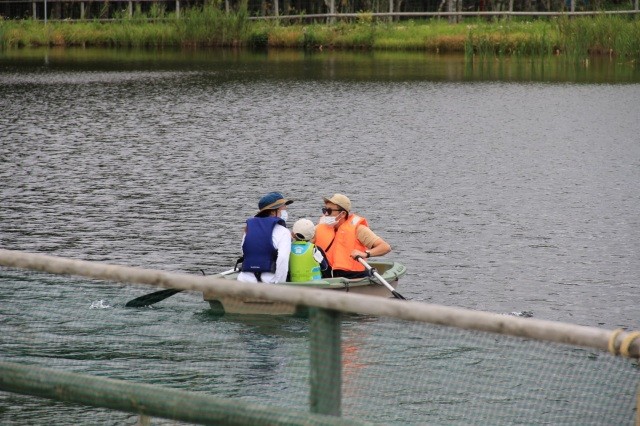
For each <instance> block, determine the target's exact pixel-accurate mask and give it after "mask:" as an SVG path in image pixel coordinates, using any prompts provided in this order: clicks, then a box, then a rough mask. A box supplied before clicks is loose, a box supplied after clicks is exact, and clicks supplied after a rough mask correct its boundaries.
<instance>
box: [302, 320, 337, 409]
mask: <svg viewBox="0 0 640 426" xmlns="http://www.w3.org/2000/svg"><path fill="white" fill-rule="evenodd" d="M309 319H310V321H311V324H310V325H309V334H310V336H309V337H310V339H309V341H310V343H309V351H310V352H311V353H310V354H309V360H310V367H311V371H310V382H311V390H310V395H309V405H310V409H311V412H312V413H316V414H325V415H332V416H340V412H341V399H342V338H341V332H340V326H341V324H340V322H341V314H340V312H338V311H332V310H329V309H321V308H309Z"/></svg>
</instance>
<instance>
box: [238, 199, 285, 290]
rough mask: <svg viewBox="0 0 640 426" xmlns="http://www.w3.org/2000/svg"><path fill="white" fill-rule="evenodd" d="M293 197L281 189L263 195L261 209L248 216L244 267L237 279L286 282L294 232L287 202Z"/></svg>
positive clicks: (244, 239) (244, 243)
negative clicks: (281, 191) (286, 195)
mask: <svg viewBox="0 0 640 426" xmlns="http://www.w3.org/2000/svg"><path fill="white" fill-rule="evenodd" d="M291 203H293V200H289V199H286V198H284V196H283V195H282V194H281V193H279V192H270V193H268V194H267V195H265V196H264V197H262V198H260V201H259V202H258V209H259V211H258V213H257V214H256V215H255V216H254V217H252V218H249V219H247V223H246V226H245V228H244V235H243V236H242V255H243V260H242V268H241V272H240V274H238V281H244V282H254V283H255V282H264V283H283V282H285V281H286V280H287V273H288V272H289V253H290V252H291V233H290V232H289V230H288V229H287V224H286V220H287V217H288V214H287V206H288V205H289V204H291Z"/></svg>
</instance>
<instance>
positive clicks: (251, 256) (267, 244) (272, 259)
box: [242, 216, 286, 272]
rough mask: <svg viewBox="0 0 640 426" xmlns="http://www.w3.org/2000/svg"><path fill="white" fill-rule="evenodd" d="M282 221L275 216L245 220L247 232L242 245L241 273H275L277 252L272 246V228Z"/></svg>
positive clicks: (282, 222)
mask: <svg viewBox="0 0 640 426" xmlns="http://www.w3.org/2000/svg"><path fill="white" fill-rule="evenodd" d="M277 224H280V225H282V226H286V225H285V222H284V220H282V219H281V218H279V217H276V216H269V217H252V218H250V219H247V232H246V235H245V237H244V243H243V244H242V253H243V256H244V260H243V261H242V271H243V272H275V271H276V259H277V258H278V250H276V248H275V247H274V246H273V240H272V234H273V228H274V227H275V226H276V225H277Z"/></svg>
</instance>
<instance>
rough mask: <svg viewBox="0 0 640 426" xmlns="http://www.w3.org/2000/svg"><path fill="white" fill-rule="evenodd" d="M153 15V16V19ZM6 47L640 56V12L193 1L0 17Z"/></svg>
mask: <svg viewBox="0 0 640 426" xmlns="http://www.w3.org/2000/svg"><path fill="white" fill-rule="evenodd" d="M150 18H152V20H150ZM0 45H1V46H2V47H3V48H13V47H28V46H113V47H154V46H155V47H162V46H167V47H168V46H184V47H229V46H234V47H237V46H245V47H252V48H267V47H272V48H304V49H319V50H324V49H375V50H422V51H429V52H464V53H466V54H468V55H474V54H479V55H498V56H499V55H550V54H566V55H570V56H572V57H586V56H589V55H602V54H604V55H611V56H614V55H615V56H618V57H622V58H626V59H628V60H632V61H635V60H637V59H640V19H634V18H629V17H624V16H615V15H614V16H609V15H607V16H605V15H597V16H595V17H589V16H585V17H578V18H575V17H574V18H569V17H560V18H545V19H530V18H529V19H524V18H522V17H520V18H513V17H512V18H511V19H506V18H502V19H497V18H489V19H483V18H473V19H470V18H466V19H465V20H464V21H463V22H461V23H457V24H450V23H448V21H447V20H445V19H428V20H426V19H425V20H407V21H399V22H388V21H376V20H374V19H372V17H371V15H370V14H364V13H363V14H360V15H359V17H358V18H357V19H354V20H352V21H351V22H338V23H335V24H319V23H316V24H301V23H295V24H285V23H281V22H278V21H253V20H249V19H248V16H247V12H246V8H244V7H241V8H239V9H238V10H237V11H235V12H231V13H229V14H227V13H225V12H224V10H222V9H221V8H220V7H217V6H215V5H209V6H203V7H201V8H191V9H187V10H185V11H184V12H182V14H181V16H180V19H176V17H175V16H172V14H168V13H166V12H164V10H153V11H151V12H149V13H144V14H143V13H140V12H136V13H134V14H133V16H128V15H125V16H122V17H121V18H120V19H119V20H118V21H112V22H102V21H100V22H99V21H75V22H65V21H49V22H48V23H47V24H44V23H43V22H42V21H34V20H20V21H9V20H4V21H0Z"/></svg>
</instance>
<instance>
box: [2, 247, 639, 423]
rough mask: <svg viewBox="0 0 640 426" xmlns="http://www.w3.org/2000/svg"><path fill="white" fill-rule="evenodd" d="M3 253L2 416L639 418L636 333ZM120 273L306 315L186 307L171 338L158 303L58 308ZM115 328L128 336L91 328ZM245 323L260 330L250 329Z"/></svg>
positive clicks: (122, 278) (118, 279) (114, 283)
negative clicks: (248, 314)
mask: <svg viewBox="0 0 640 426" xmlns="http://www.w3.org/2000/svg"><path fill="white" fill-rule="evenodd" d="M0 265H2V266H3V268H2V269H0V279H1V280H2V282H3V288H4V289H5V292H4V296H3V298H2V302H1V303H0V314H1V315H2V316H3V317H4V318H5V319H6V321H3V323H2V325H1V326H0V327H1V329H0V332H1V333H2V335H3V339H2V341H3V343H2V349H3V350H2V355H0V391H3V393H0V406H3V407H4V411H3V412H0V420H2V419H3V416H15V415H18V416H19V417H20V418H21V420H24V421H25V422H27V423H28V421H29V419H31V420H33V419H35V418H40V417H36V416H41V415H42V414H43V413H44V412H51V406H50V404H47V403H46V402H42V401H41V400H38V401H40V402H37V403H34V402H33V401H32V400H31V399H24V398H22V399H21V398H20V397H19V396H18V395H32V396H36V397H40V398H46V399H49V400H54V401H59V402H57V403H55V404H57V405H55V410H54V411H55V412H56V416H57V417H56V418H57V419H61V417H60V416H63V417H62V418H64V416H68V417H69V419H70V421H71V422H72V423H73V422H77V419H78V418H80V419H84V420H85V421H87V417H86V416H89V415H90V416H92V417H91V418H92V419H94V420H95V419H101V420H105V419H108V420H109V421H111V422H113V421H114V420H113V419H114V418H118V417H117V416H118V415H117V414H115V413H117V412H126V413H132V414H133V415H134V416H141V417H140V419H141V421H142V422H144V421H148V420H149V418H150V417H154V420H153V421H154V423H156V422H158V423H159V424H162V421H163V420H162V419H174V420H179V421H184V422H192V423H199V424H214V423H215V424H360V423H384V424H411V423H429V424H513V423H524V424H532V423H552V424H629V425H632V424H634V421H635V422H636V424H638V422H639V421H640V420H638V417H637V411H638V404H640V395H639V394H638V389H637V387H638V384H639V383H640V371H639V369H638V366H637V359H638V358H639V357H640V333H637V332H629V331H624V330H605V329H599V328H593V327H583V326H576V325H571V324H565V323H558V322H551V321H542V320H537V319H533V318H518V317H512V316H507V315H500V314H492V313H486V312H478V311H470V310H465V309H457V308H449V307H444V306H438V305H432V304H424V303H417V302H412V301H399V300H391V299H390V300H386V299H380V298H371V297H368V296H359V295H347V294H343V293H339V292H333V291H321V290H302V289H292V288H284V287H280V286H265V285H253V284H246V283H239V282H229V281H226V280H220V279H217V278H215V277H199V276H195V275H194V276H191V275H185V274H175V273H168V272H162V271H155V270H145V269H140V268H131V267H122V266H115V265H105V264H100V263H94V262H85V261H77V260H70V259H63V258H56V257H51V256H45V255H39V254H29V253H24V252H15V251H9V250H0ZM25 270H26V271H25ZM30 271H39V272H36V273H34V272H30ZM70 276H73V277H84V279H78V278H73V277H70ZM87 278H88V279H90V280H87ZM96 280H100V281H96ZM104 280H106V281H107V282H106V283H105V281H104ZM121 283H135V284H146V285H152V286H160V287H167V288H179V289H184V290H189V291H195V292H202V291H204V290H206V289H209V290H211V289H213V290H214V291H216V292H218V293H219V294H220V295H228V296H234V297H242V298H255V299H262V300H264V299H267V300H273V301H276V302H280V303H292V304H296V305H306V306H310V307H312V309H311V314H310V318H309V319H308V320H306V319H304V320H298V321H297V322H278V323H275V324H271V325H268V326H266V327H267V329H266V330H265V328H264V327H265V325H264V324H265V322H268V321H267V320H259V319H255V318H254V319H253V321H258V325H255V323H254V324H253V325H250V324H251V323H249V322H245V321H244V320H239V322H234V321H235V320H229V321H226V320H224V317H223V319H222V320H215V322H214V320H213V319H210V318H209V317H207V316H204V318H202V317H200V316H198V317H195V318H196V319H194V318H192V317H189V318H188V319H187V320H185V321H183V322H182V323H180V327H181V328H180V330H181V331H182V333H181V336H180V338H179V339H178V338H177V337H176V336H172V335H170V333H168V332H166V331H165V329H164V328H163V327H166V324H167V322H168V321H169V320H168V319H167V318H170V317H168V316H165V313H164V312H163V311H162V310H149V309H148V310H131V309H124V308H113V309H111V310H108V311H107V312H109V313H110V316H109V317H105V316H96V315H93V314H87V313H76V314H72V315H71V316H74V318H73V320H69V319H68V318H67V317H68V316H69V313H68V312H73V311H65V310H64V309H63V308H62V307H60V305H61V304H64V303H65V300H66V299H65V298H64V296H65V295H67V296H68V297H69V298H70V297H72V296H73V294H76V293H78V292H86V291H91V290H90V289H92V288H96V286H98V287H99V288H100V289H101V290H102V291H108V289H109V288H118V289H123V288H125V289H128V290H131V289H130V288H129V287H123V286H122V284H121ZM34 288H35V289H36V290H37V291H38V292H40V291H42V292H43V293H46V295H51V296H52V297H51V298H50V299H49V300H47V301H46V304H43V303H40V302H38V304H37V306H38V307H39V312H33V310H32V309H28V307H27V305H28V300H27V299H28V298H31V299H33V298H38V297H39V296H34V294H33V291H34ZM65 292H67V293H65ZM21 295H22V297H21ZM26 295H28V297H27V296H26ZM54 296H55V297H54ZM45 300H46V297H45ZM92 312H95V311H92ZM167 314H171V313H167ZM353 314H357V315H356V316H354V315H353ZM140 317H144V318H142V319H141V318H140ZM159 317H162V318H161V320H159V319H158V318H159ZM49 321H51V322H52V324H47V322H49ZM56 321H58V322H60V323H61V324H62V325H61V326H58V325H56V324H53V323H55V322H56ZM138 321H140V322H141V323H142V324H141V323H138ZM145 321H148V322H150V323H153V322H154V321H158V324H157V326H153V325H146V324H144V322H145ZM143 324H144V325H143ZM121 326H126V330H128V333H132V330H133V331H135V334H136V337H135V338H134V337H128V338H122V336H120V337H118V336H116V335H115V334H116V333H112V332H111V330H108V332H103V333H98V332H97V331H98V330H103V329H104V328H105V327H113V329H114V330H117V329H120V327H121ZM254 326H255V327H257V328H256V330H259V332H258V333H253V332H252V333H250V334H249V335H247V330H248V329H249V328H251V327H254ZM188 327H192V328H188ZM211 328H213V329H214V331H213V332H211V330H210V329H211ZM201 334H204V335H201ZM150 336H153V337H154V339H150ZM307 336H308V339H309V340H308V345H307ZM158 339H163V340H162V344H161V345H158ZM176 339H178V341H177V342H176ZM184 339H186V342H182V340H184ZM220 342H223V343H220ZM146 345H148V347H145V346H146ZM134 346H135V347H134ZM158 346H160V347H158ZM140 348H142V350H141V351H140V352H136V351H137V350H138V349H140ZM140 354H141V355H140ZM149 366H151V367H149ZM143 370H144V371H143ZM105 376H107V377H105ZM136 378H137V380H136ZM194 390H195V391H194ZM78 404H81V405H82V406H83V407H81V406H78ZM85 406H88V407H102V408H106V409H108V410H102V411H100V410H99V411H91V410H88V409H87V408H86V407H85ZM30 416H33V417H30ZM9 418H10V417H5V420H6V419H9ZM11 418H13V417H11ZM125 419H126V418H125ZM634 419H635V420H634ZM116 422H121V419H120V418H118V420H117V421H116Z"/></svg>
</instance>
